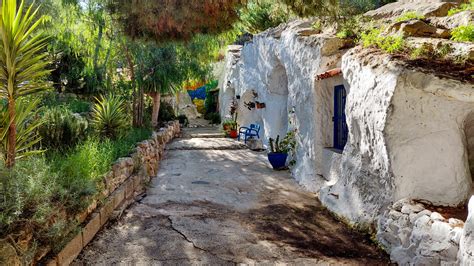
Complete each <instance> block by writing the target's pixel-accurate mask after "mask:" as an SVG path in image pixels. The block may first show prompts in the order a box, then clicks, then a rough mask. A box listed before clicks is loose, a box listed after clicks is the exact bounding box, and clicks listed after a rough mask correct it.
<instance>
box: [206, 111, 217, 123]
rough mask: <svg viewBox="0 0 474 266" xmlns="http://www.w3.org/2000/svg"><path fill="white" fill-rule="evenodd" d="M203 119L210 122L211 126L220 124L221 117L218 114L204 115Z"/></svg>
mask: <svg viewBox="0 0 474 266" xmlns="http://www.w3.org/2000/svg"><path fill="white" fill-rule="evenodd" d="M204 119H206V120H209V121H211V123H212V124H220V123H221V115H220V114H219V113H207V114H206V115H204Z"/></svg>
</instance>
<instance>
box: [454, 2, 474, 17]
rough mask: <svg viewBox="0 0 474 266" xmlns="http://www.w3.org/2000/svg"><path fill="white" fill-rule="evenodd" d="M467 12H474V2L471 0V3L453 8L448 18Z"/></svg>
mask: <svg viewBox="0 0 474 266" xmlns="http://www.w3.org/2000/svg"><path fill="white" fill-rule="evenodd" d="M467 10H474V0H471V1H470V2H469V3H465V4H461V5H460V6H459V7H456V8H452V9H451V10H449V11H448V16H452V15H454V14H457V13H459V12H463V11H467Z"/></svg>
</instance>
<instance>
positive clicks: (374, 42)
mask: <svg viewBox="0 0 474 266" xmlns="http://www.w3.org/2000/svg"><path fill="white" fill-rule="evenodd" d="M360 41H361V43H362V45H363V46H364V47H371V46H373V47H378V48H380V49H382V50H384V51H386V52H388V53H396V52H401V51H403V50H404V49H405V48H406V47H405V46H406V44H405V39H403V36H400V35H383V34H382V32H381V30H379V29H372V30H370V31H368V32H363V33H362V34H361V36H360Z"/></svg>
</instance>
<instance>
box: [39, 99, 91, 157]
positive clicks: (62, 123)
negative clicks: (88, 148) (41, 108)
mask: <svg viewBox="0 0 474 266" xmlns="http://www.w3.org/2000/svg"><path fill="white" fill-rule="evenodd" d="M87 129H88V122H87V120H86V119H85V118H83V117H81V116H80V115H75V114H73V113H72V112H71V111H70V110H68V109H66V108H64V107H55V108H51V109H48V110H47V111H46V112H45V113H44V114H43V117H42V124H41V126H40V127H39V128H38V132H39V134H40V136H41V138H42V142H41V144H42V146H43V147H45V148H53V149H66V148H69V147H72V146H74V145H76V144H77V143H79V142H80V141H82V140H84V139H85V138H86V136H87Z"/></svg>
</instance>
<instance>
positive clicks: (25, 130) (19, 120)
mask: <svg viewBox="0 0 474 266" xmlns="http://www.w3.org/2000/svg"><path fill="white" fill-rule="evenodd" d="M38 104H39V99H35V100H29V99H20V100H18V101H17V104H16V105H15V121H14V122H13V123H14V124H15V126H16V143H15V149H16V151H15V158H14V159H15V160H17V159H21V158H23V157H26V156H30V155H34V154H38V153H42V152H43V150H38V149H35V146H36V144H38V143H39V141H40V140H41V137H40V135H39V134H38V127H39V126H41V124H42V121H41V120H40V119H38V118H37V117H36V116H37V111H36V110H37V108H38ZM0 108H1V109H0V134H5V133H4V132H3V131H7V129H8V125H10V124H12V123H11V122H10V116H9V110H8V105H2V106H1V107H0ZM9 141H10V139H9V138H3V139H2V140H1V141H0V144H1V145H0V151H1V153H2V154H8V153H6V151H7V149H8V147H9V146H10V145H9ZM1 159H2V161H4V162H5V161H6V159H7V158H4V157H3V158H1Z"/></svg>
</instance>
